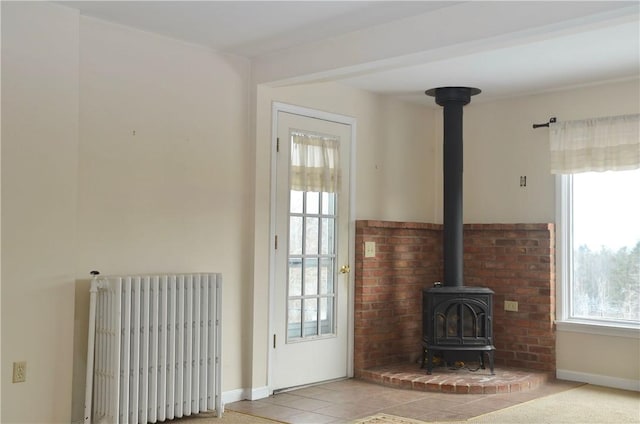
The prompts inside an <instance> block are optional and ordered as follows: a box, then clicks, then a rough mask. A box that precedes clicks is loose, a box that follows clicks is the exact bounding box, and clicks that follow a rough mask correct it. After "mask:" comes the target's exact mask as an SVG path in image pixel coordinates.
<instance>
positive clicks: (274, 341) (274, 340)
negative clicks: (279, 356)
mask: <svg viewBox="0 0 640 424" xmlns="http://www.w3.org/2000/svg"><path fill="white" fill-rule="evenodd" d="M273 348H274V349H275V348H276V335H275V334H274V335H273Z"/></svg>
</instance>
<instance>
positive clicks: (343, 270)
mask: <svg viewBox="0 0 640 424" xmlns="http://www.w3.org/2000/svg"><path fill="white" fill-rule="evenodd" d="M349 272H351V267H349V265H342V266H341V267H340V274H348V273H349Z"/></svg>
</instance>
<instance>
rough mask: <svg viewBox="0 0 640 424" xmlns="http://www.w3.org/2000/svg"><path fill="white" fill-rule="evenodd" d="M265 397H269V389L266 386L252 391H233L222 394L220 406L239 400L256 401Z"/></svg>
mask: <svg viewBox="0 0 640 424" xmlns="http://www.w3.org/2000/svg"><path fill="white" fill-rule="evenodd" d="M266 397H269V388H268V387H266V386H264V387H257V388H253V389H235V390H229V391H226V392H222V404H223V405H224V404H227V403H232V402H238V401H240V400H258V399H264V398H266Z"/></svg>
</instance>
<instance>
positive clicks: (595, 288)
mask: <svg viewBox="0 0 640 424" xmlns="http://www.w3.org/2000/svg"><path fill="white" fill-rule="evenodd" d="M549 141H550V148H551V150H550V153H551V172H552V173H553V174H558V176H557V181H558V187H557V190H556V193H557V195H558V198H557V199H556V200H557V201H556V205H557V208H558V216H557V219H556V223H557V228H556V231H557V234H556V241H557V243H556V248H557V259H558V260H557V265H558V266H557V270H556V271H557V276H558V278H559V282H560V283H561V284H560V285H559V287H558V299H559V302H558V317H559V319H560V321H559V324H560V327H562V326H566V327H567V328H568V327H570V328H571V329H572V330H575V331H586V332H593V331H599V329H601V328H604V330H603V331H604V334H613V333H612V332H616V333H617V334H618V335H627V334H630V333H629V330H628V329H633V334H634V337H637V335H638V334H640V331H639V330H640V114H634V115H621V116H613V117H602V118H592V119H585V120H580V121H567V122H564V123H559V124H554V125H552V126H550V127H549ZM574 324H576V325H574ZM577 324H592V325H577ZM578 327H583V328H578ZM616 327H617V328H619V330H615V331H614V328H616Z"/></svg>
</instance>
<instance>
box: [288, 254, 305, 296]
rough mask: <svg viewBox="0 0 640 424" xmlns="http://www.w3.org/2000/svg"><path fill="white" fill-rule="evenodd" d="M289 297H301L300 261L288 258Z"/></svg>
mask: <svg viewBox="0 0 640 424" xmlns="http://www.w3.org/2000/svg"><path fill="white" fill-rule="evenodd" d="M288 289H289V297H292V296H295V297H297V296H302V259H300V258H289V288H288Z"/></svg>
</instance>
